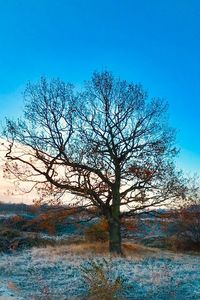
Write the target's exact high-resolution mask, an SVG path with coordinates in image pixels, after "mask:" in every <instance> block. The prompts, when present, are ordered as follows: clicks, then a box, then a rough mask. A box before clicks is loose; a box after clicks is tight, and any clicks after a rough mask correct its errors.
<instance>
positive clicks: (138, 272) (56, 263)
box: [0, 212, 200, 300]
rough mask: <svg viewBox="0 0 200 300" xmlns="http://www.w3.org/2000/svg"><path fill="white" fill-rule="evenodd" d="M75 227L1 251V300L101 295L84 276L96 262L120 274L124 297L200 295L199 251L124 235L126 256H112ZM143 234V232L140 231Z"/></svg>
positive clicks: (164, 299)
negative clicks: (177, 249) (151, 243)
mask: <svg viewBox="0 0 200 300" xmlns="http://www.w3.org/2000/svg"><path fill="white" fill-rule="evenodd" d="M18 213H19V212H18ZM5 215H6V214H5ZM9 218H10V215H9ZM151 222H152V220H151ZM154 223H155V222H154ZM9 224H10V223H9ZM20 224H21V223H20ZM1 226H2V225H1ZM20 226H21V225H20ZM85 226H86V225H85ZM87 226H88V225H87ZM157 227H158V226H157ZM1 229H2V228H1ZM10 229H11V228H10ZM151 229H152V226H151ZM17 230H19V228H17ZM70 230H71V232H70ZM70 230H69V228H68V231H66V232H62V231H61V233H62V234H59V236H58V235H52V236H50V235H49V234H47V233H46V234H44V233H42V234H40V238H42V241H43V243H42V244H39V245H37V246H33V245H31V246H29V247H21V248H20V249H10V250H9V251H2V252H1V254H0V299H2V300H6V299H16V300H20V299H30V300H31V299H46V300H48V299H49V300H56V299H59V300H61V299H63V300H64V299H65V300H68V299H69V300H70V299H71V300H75V299H80V300H84V299H85V300H86V299H96V300H97V299H99V298H98V297H97V298H89V296H88V289H89V288H90V286H89V285H88V282H86V281H85V275H86V273H87V271H86V272H85V270H89V269H88V268H89V267H91V265H96V266H100V267H101V269H102V270H103V272H104V273H105V276H106V278H107V280H108V282H109V283H110V284H112V283H113V282H115V280H116V279H117V278H120V280H121V286H120V289H119V291H118V293H117V294H116V296H117V298H116V299H119V300H120V299H133V300H134V299H136V300H149V299H152V300H154V299H155V300H168V299H175V300H179V299H182V300H185V299H193V300H199V299H200V256H199V254H198V253H197V252H174V251H169V250H166V249H159V248H157V247H154V248H152V247H149V246H145V245H144V244H143V245H142V243H139V239H138V237H137V238H136V237H135V239H134V236H132V237H129V238H128V237H127V236H126V234H124V238H123V252H124V256H123V257H111V256H110V255H109V253H108V243H107V242H89V241H85V240H84V238H83V236H82V232H81V230H80V228H78V229H77V232H75V231H74V228H72V227H70ZM145 230H146V229H145ZM6 234H8V233H6ZM9 234H10V232H9ZM23 234H25V233H23ZM26 234H28V233H27V232H26ZM29 234H30V233H29ZM141 234H142V233H141V231H140V232H139V233H138V234H137V235H141ZM159 234H161V232H160V230H159V229H158V228H157V230H155V228H154V230H153V231H152V230H151V231H150V232H149V233H148V234H147V236H148V240H149V239H150V240H151V241H152V239H151V237H153V236H154V239H153V240H154V242H155V241H156V240H158V238H159V236H158V235H159ZM143 235H144V232H143ZM151 235H152V236H151ZM155 235H156V236H157V238H155ZM20 239H21V237H20ZM45 239H46V241H48V242H46V244H45V243H44V240H45ZM142 239H144V237H143V236H142ZM50 240H51V241H52V242H51V243H50V242H49V241H50ZM25 241H26V240H25ZM26 242H27V241H26ZM87 275H88V274H87ZM92 280H96V279H95V278H92ZM101 299H102V300H103V299H104V298H102V297H101ZM105 299H106V300H107V299H109V298H105ZM112 299H113V298H112Z"/></svg>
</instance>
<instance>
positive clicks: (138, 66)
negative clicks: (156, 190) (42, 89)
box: [0, 0, 200, 172]
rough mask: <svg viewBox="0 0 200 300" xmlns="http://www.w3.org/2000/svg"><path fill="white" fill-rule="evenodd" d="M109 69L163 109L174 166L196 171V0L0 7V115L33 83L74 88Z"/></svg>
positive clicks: (199, 138) (5, 2) (1, 2)
mask: <svg viewBox="0 0 200 300" xmlns="http://www.w3.org/2000/svg"><path fill="white" fill-rule="evenodd" d="M105 68H107V69H109V70H111V71H112V72H113V73H114V74H116V75H119V76H120V77H121V78H124V79H127V80H131V81H134V82H141V83H142V84H143V85H144V87H145V88H146V89H147V90H148V91H149V94H150V95H151V96H153V97H154V96H160V97H163V98H165V99H167V100H168V102H169V104H170V122H171V125H172V126H174V127H175V128H177V130H178V134H177V145H178V146H179V147H180V148H181V154H180V157H179V159H178V165H179V166H180V167H183V168H184V169H185V170H187V171H191V172H194V171H197V172H198V171H199V170H200V121H199V120H200V1H199V0H173V1H172V0H167V1H162V0H137V1H136V0H98V1H97V0H54V1H53V0H40V1H39V0H0V113H1V117H0V118H1V120H3V118H4V117H5V116H6V115H7V116H10V117H15V116H18V115H19V114H20V112H21V108H22V103H23V101H22V97H21V91H23V88H24V86H25V84H26V82H27V81H28V80H31V81H33V80H37V79H38V78H39V77H40V76H41V75H46V76H47V77H50V78H52V77H60V78H62V79H64V80H66V81H72V82H73V83H75V84H78V85H79V84H81V83H82V82H83V80H85V79H89V78H90V76H91V73H92V72H93V71H94V70H102V69H105Z"/></svg>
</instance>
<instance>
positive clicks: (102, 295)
mask: <svg viewBox="0 0 200 300" xmlns="http://www.w3.org/2000/svg"><path fill="white" fill-rule="evenodd" d="M81 271H82V274H83V278H84V281H85V283H86V284H87V285H88V295H87V298H86V299H87V300H99V299H101V300H114V299H123V298H122V290H123V289H122V288H123V282H124V281H123V279H122V278H121V277H120V276H118V277H117V278H115V279H114V280H113V279H111V278H110V276H111V272H110V266H109V262H107V261H106V260H103V261H102V262H97V261H90V262H89V266H88V267H85V268H83V267H82V268H81Z"/></svg>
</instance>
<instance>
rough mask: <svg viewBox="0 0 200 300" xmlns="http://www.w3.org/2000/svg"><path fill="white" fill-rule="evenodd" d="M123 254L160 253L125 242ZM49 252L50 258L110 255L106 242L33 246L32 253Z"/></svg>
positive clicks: (146, 254) (132, 256) (134, 256)
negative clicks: (43, 246) (44, 246)
mask: <svg viewBox="0 0 200 300" xmlns="http://www.w3.org/2000/svg"><path fill="white" fill-rule="evenodd" d="M122 251H123V255H124V256H125V257H127V258H138V259H140V258H145V257H148V256H152V255H157V254H158V253H160V250H159V249H155V248H149V247H145V246H142V245H139V244H135V243H131V242H125V243H123V244H122ZM48 252H49V253H51V258H53V257H54V258H55V257H57V256H62V257H65V256H66V258H68V257H69V255H72V256H76V255H78V256H81V257H86V258H90V257H94V256H104V257H107V256H110V253H109V244H108V242H85V241H80V242H76V243H70V244H68V245H59V246H47V247H46V248H44V249H42V248H34V249H33V253H35V255H39V256H43V254H44V256H47V253H48Z"/></svg>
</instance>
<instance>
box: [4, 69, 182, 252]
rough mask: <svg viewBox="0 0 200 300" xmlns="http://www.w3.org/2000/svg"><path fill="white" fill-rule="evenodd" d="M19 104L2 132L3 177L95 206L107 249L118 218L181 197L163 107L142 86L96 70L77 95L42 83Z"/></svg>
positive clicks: (66, 88)
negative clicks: (20, 110)
mask: <svg viewBox="0 0 200 300" xmlns="http://www.w3.org/2000/svg"><path fill="white" fill-rule="evenodd" d="M24 98H25V103H26V105H25V110H24V116H23V118H22V119H19V120H18V121H12V120H7V124H6V128H5V130H4V136H6V137H7V141H8V150H7V154H6V157H7V159H8V162H7V164H6V172H10V173H12V174H14V175H15V176H16V177H17V178H18V179H19V180H21V181H28V182H32V183H33V185H34V187H37V188H38V189H39V190H40V191H42V192H43V194H42V197H44V196H47V195H49V196H51V197H52V198H51V199H53V201H55V199H61V198H62V197H64V195H65V194H66V193H70V194H71V195H73V196H74V197H75V199H76V205H77V206H95V207H97V208H98V210H99V211H100V212H101V214H103V215H104V216H106V218H107V219H108V221H109V224H110V232H111V235H110V239H111V241H112V243H111V244H112V245H114V246H112V245H111V251H112V250H113V249H114V248H115V250H116V244H120V233H119V230H120V228H119V224H120V217H121V216H122V215H132V214H135V213H137V212H141V211H144V210H149V209H150V208H153V209H155V208H156V207H160V206H163V205H164V204H168V205H169V204H170V203H172V202H173V201H175V200H177V199H178V198H180V197H182V196H183V193H184V185H183V184H182V182H181V176H180V173H177V172H176V171H175V167H174V157H175V155H176V154H177V150H176V148H175V146H174V145H175V131H174V130H173V129H172V128H171V127H169V125H168V119H167V109H168V105H167V103H166V102H165V101H163V100H162V99H149V97H148V95H147V93H146V92H145V91H144V89H143V87H142V86H141V85H139V84H133V83H130V82H127V81H125V80H121V79H119V78H116V77H114V76H113V75H112V74H111V73H110V72H107V71H105V72H102V73H98V72H95V73H94V74H93V76H92V78H91V80H90V81H88V82H86V83H85V86H84V88H83V90H82V91H77V90H76V89H74V87H73V85H72V84H69V83H65V82H63V81H61V80H59V79H57V80H51V81H48V80H46V79H45V78H41V80H40V81H39V82H37V83H35V84H32V83H29V84H28V85H27V88H26V90H25V93H24ZM71 201H72V200H71ZM72 202H73V203H74V201H72ZM113 228H114V229H113ZM117 228H118V229H117ZM113 232H115V233H116V232H118V233H117V234H114V233H113ZM117 235H118V238H117V237H116V236H117ZM114 236H115V237H114ZM116 251H117V252H119V251H120V248H119V247H118V250H116Z"/></svg>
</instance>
